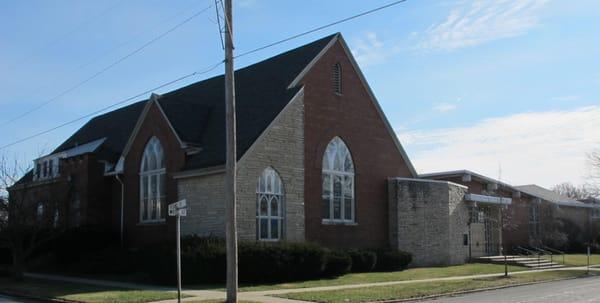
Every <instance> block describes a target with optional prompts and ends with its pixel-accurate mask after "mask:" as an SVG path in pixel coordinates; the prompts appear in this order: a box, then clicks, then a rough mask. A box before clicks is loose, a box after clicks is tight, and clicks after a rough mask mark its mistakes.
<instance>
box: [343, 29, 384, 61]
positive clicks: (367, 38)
mask: <svg viewBox="0 0 600 303" xmlns="http://www.w3.org/2000/svg"><path fill="white" fill-rule="evenodd" d="M353 44H354V47H353V48H352V53H353V55H354V57H355V58H356V61H358V63H359V64H360V65H361V66H363V67H366V66H369V65H375V64H379V63H382V62H384V61H385V59H387V57H388V55H389V53H388V51H389V50H388V49H386V48H385V46H384V44H383V42H381V40H379V39H378V38H377V34H376V33H374V32H367V33H365V35H364V37H361V38H359V39H357V40H356V42H355V43H353Z"/></svg>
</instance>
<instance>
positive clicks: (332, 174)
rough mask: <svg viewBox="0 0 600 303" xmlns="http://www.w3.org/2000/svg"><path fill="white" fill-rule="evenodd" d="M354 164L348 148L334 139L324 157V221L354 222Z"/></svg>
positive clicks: (339, 140) (336, 138)
mask: <svg viewBox="0 0 600 303" xmlns="http://www.w3.org/2000/svg"><path fill="white" fill-rule="evenodd" d="M354 212H355V201H354V162H353V161H352V156H351V155H350V151H349V150H348V147H347V146H346V144H345V143H344V141H342V139H340V138H339V137H335V138H333V140H331V142H329V144H328V145H327V149H325V154H324V155H323V219H324V221H326V222H327V221H332V222H354V221H355V215H354Z"/></svg>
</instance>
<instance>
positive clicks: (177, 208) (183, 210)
mask: <svg viewBox="0 0 600 303" xmlns="http://www.w3.org/2000/svg"><path fill="white" fill-rule="evenodd" d="M186 215H187V200H186V199H183V200H180V201H177V202H175V203H172V204H169V216H172V217H176V218H177V229H176V231H175V233H176V237H177V302H181V227H180V225H181V217H185V216H186Z"/></svg>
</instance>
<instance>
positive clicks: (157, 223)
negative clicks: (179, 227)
mask: <svg viewBox="0 0 600 303" xmlns="http://www.w3.org/2000/svg"><path fill="white" fill-rule="evenodd" d="M166 224H167V220H160V221H148V222H139V223H138V224H137V226H154V225H166Z"/></svg>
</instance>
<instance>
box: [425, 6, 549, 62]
mask: <svg viewBox="0 0 600 303" xmlns="http://www.w3.org/2000/svg"><path fill="white" fill-rule="evenodd" d="M547 2H548V0H518V1H514V0H478V1H474V2H471V1H467V2H466V3H465V2H462V3H461V4H459V6H458V7H456V8H454V9H453V10H452V11H451V12H450V14H449V15H448V16H447V18H446V19H445V21H443V22H441V23H438V24H434V25H432V26H431V27H430V28H429V29H427V30H426V31H425V32H424V33H423V35H424V38H423V40H422V41H421V42H420V43H419V48H420V49H421V50H445V51H449V50H455V49H460V48H464V47H469V46H475V45H480V44H483V43H486V42H490V41H495V40H500V39H506V38H512V37H516V36H520V35H523V34H525V33H527V32H528V31H529V30H531V29H532V28H534V27H536V26H537V25H538V24H539V22H540V20H539V19H540V18H539V16H538V14H539V12H540V10H541V8H543V7H544V6H545V4H546V3H547Z"/></svg>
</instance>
